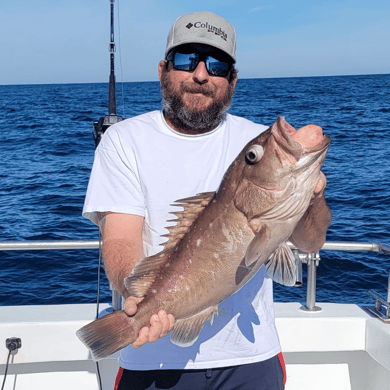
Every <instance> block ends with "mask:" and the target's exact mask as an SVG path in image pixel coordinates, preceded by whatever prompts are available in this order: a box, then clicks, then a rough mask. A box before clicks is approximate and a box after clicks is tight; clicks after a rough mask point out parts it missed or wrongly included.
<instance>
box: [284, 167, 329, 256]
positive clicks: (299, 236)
mask: <svg viewBox="0 0 390 390" xmlns="http://www.w3.org/2000/svg"><path fill="white" fill-rule="evenodd" d="M325 186H326V178H325V175H324V174H323V173H322V172H321V179H320V181H319V182H318V184H317V187H316V189H315V190H314V195H313V198H312V200H311V202H310V205H309V207H308V209H307V210H306V213H305V214H304V215H303V217H302V218H301V220H300V221H299V222H298V225H297V226H296V228H295V230H294V231H293V233H292V234H291V236H290V238H289V240H290V241H291V243H292V244H294V245H295V246H296V247H297V248H298V249H300V250H301V251H303V252H307V253H315V252H318V251H319V250H320V248H322V246H323V245H324V243H325V240H326V231H327V230H328V227H329V225H330V223H331V220H332V214H331V211H330V209H329V207H328V205H327V204H326V200H325V194H324V190H325Z"/></svg>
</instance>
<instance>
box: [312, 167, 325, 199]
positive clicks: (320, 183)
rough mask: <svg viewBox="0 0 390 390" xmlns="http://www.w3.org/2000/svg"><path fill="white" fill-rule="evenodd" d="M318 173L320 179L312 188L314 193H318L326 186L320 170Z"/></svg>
mask: <svg viewBox="0 0 390 390" xmlns="http://www.w3.org/2000/svg"><path fill="white" fill-rule="evenodd" d="M320 175H321V176H320V180H319V181H318V183H317V186H316V188H315V189H314V195H317V194H319V193H320V192H321V191H322V190H323V189H324V188H325V187H326V177H325V175H324V174H323V173H322V172H320Z"/></svg>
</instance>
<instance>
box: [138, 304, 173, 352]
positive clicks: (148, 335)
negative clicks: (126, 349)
mask: <svg viewBox="0 0 390 390" xmlns="http://www.w3.org/2000/svg"><path fill="white" fill-rule="evenodd" d="M174 325H175V319H174V317H173V315H172V314H167V313H166V312H165V311H164V310H160V311H159V312H158V314H154V315H152V317H151V319H150V327H149V328H148V327H144V328H142V329H141V330H140V332H139V335H138V339H137V340H136V341H135V342H134V343H133V344H132V346H133V347H134V348H140V347H142V346H143V345H145V344H146V343H148V342H149V343H155V342H156V341H157V340H158V339H159V338H161V337H164V336H166V335H167V334H168V333H169V332H170V331H171V330H172V328H173V326H174Z"/></svg>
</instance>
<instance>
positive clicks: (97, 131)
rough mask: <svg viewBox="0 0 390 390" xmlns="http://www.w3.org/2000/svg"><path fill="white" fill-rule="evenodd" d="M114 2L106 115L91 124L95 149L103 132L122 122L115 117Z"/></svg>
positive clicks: (118, 117)
mask: <svg viewBox="0 0 390 390" xmlns="http://www.w3.org/2000/svg"><path fill="white" fill-rule="evenodd" d="M114 2H115V0H110V7H111V20H110V46H109V52H110V78H109V83H108V115H106V116H103V117H101V118H99V120H97V121H94V122H93V127H94V129H93V138H94V139H95V147H97V146H98V145H99V142H100V140H101V139H102V136H103V134H104V132H105V131H106V130H107V129H108V128H109V127H110V126H111V125H113V124H114V123H118V122H120V121H122V120H123V118H122V117H121V116H119V115H116V94H115V67H114V54H115V42H114Z"/></svg>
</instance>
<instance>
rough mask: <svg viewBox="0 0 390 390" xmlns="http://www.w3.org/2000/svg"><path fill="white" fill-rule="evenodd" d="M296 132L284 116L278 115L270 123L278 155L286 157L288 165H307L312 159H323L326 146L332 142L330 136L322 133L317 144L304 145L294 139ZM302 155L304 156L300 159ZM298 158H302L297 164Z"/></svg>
mask: <svg viewBox="0 0 390 390" xmlns="http://www.w3.org/2000/svg"><path fill="white" fill-rule="evenodd" d="M296 133H297V130H295V129H294V127H293V126H291V125H290V124H289V123H288V122H287V121H286V120H285V119H284V117H279V118H278V119H277V120H276V122H275V123H274V124H273V125H272V127H271V134H272V135H273V138H274V140H275V144H276V146H277V153H278V154H279V156H282V157H283V159H284V160H286V158H287V160H288V161H289V162H290V164H289V165H295V164H298V165H304V166H307V165H309V164H312V163H313V161H314V160H321V161H323V159H324V158H325V156H326V152H327V150H328V147H329V145H330V143H331V142H332V140H331V138H330V137H329V136H327V135H323V139H322V141H321V142H319V143H318V144H316V145H314V146H310V147H304V146H302V145H301V144H300V143H298V142H296V141H294V139H293V136H294V135H295V134H296ZM278 149H279V150H278ZM302 157H305V158H303V159H302ZM308 157H309V158H308ZM321 157H323V158H321ZM294 160H295V161H294ZM300 160H303V161H302V162H301V164H299V162H300Z"/></svg>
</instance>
